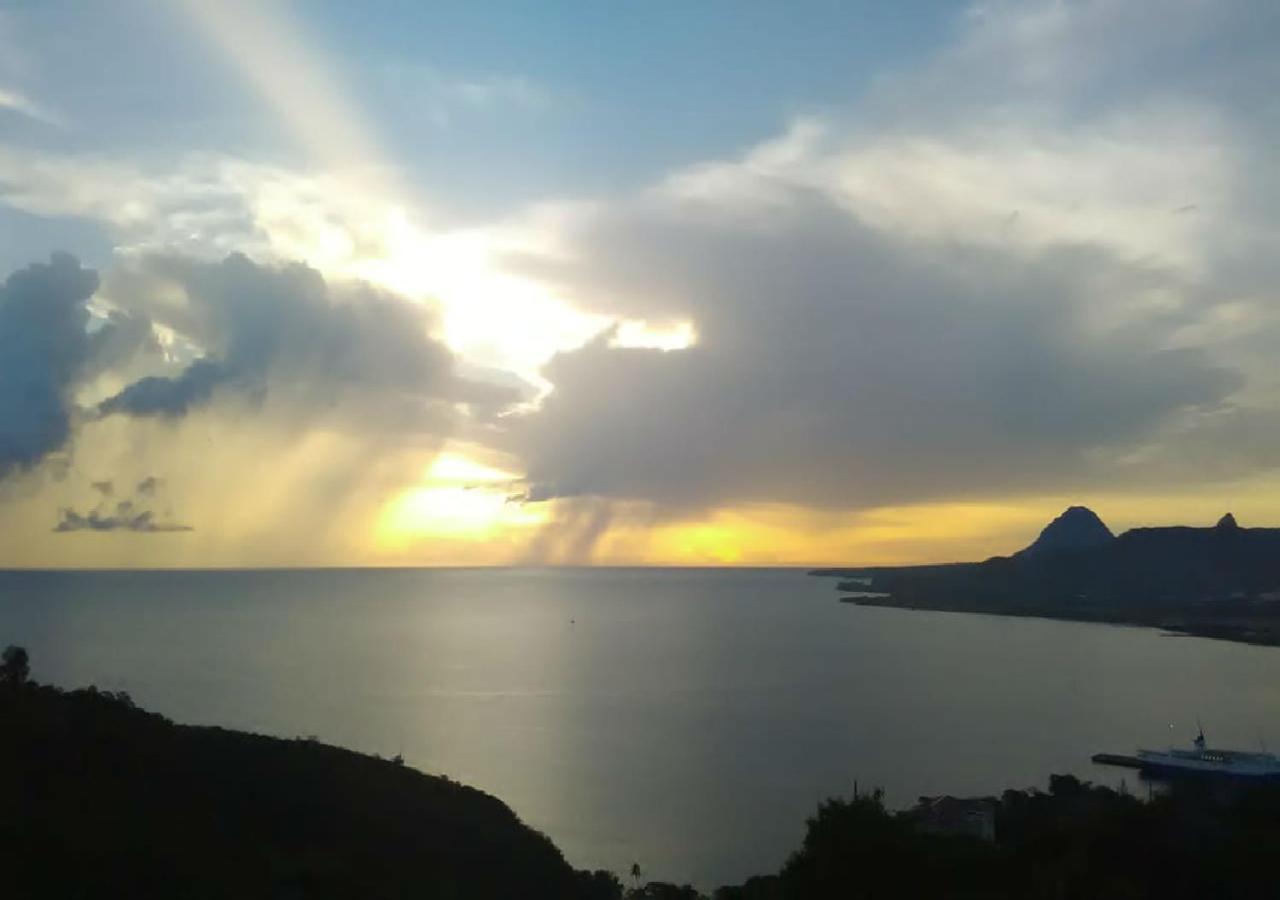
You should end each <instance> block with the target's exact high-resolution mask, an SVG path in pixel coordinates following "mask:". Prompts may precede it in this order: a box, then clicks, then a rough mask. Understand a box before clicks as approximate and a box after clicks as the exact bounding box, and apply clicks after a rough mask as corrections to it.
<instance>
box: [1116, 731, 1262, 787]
mask: <svg viewBox="0 0 1280 900" xmlns="http://www.w3.org/2000/svg"><path fill="white" fill-rule="evenodd" d="M1192 744H1193V749H1191V750H1176V749H1173V748H1172V747H1171V748H1169V749H1168V750H1139V751H1138V755H1137V756H1117V755H1114V754H1110V753H1100V754H1098V755H1097V756H1095V757H1094V761H1095V762H1100V763H1105V764H1108V765H1119V766H1128V767H1131V768H1136V769H1142V770H1143V771H1147V772H1151V773H1152V774H1163V775H1223V776H1229V777H1233V778H1280V757H1277V756H1276V755H1275V754H1274V753H1267V752H1265V751H1264V752H1261V753H1253V752H1249V751H1246V750H1217V749H1214V748H1211V747H1209V746H1207V745H1206V743H1205V739H1204V729H1203V728H1201V729H1200V730H1199V733H1198V734H1197V735H1196V739H1195V741H1193V742H1192Z"/></svg>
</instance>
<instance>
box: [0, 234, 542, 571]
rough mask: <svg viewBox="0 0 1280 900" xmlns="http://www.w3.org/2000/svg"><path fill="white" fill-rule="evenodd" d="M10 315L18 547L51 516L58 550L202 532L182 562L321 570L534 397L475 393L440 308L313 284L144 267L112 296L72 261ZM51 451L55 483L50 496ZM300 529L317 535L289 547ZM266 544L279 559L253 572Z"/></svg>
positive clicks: (475, 382)
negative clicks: (309, 565)
mask: <svg viewBox="0 0 1280 900" xmlns="http://www.w3.org/2000/svg"><path fill="white" fill-rule="evenodd" d="M95 292H96V293H95ZM0 300H2V301H3V302H0V341H2V342H3V343H2V344H0V364H2V365H3V366H4V367H5V370H4V372H3V377H0V411H2V412H3V413H4V415H3V416H2V417H0V423H2V424H0V428H3V432H2V436H3V442H0V447H3V450H4V462H5V470H4V471H5V472H8V473H9V474H13V473H15V472H18V473H20V474H21V475H22V478H21V479H10V480H9V484H8V485H7V495H6V497H5V502H4V503H3V504H0V526H3V527H4V528H5V529H6V530H8V529H9V528H10V527H11V526H12V527H14V528H16V527H17V526H16V525H14V523H15V522H16V521H18V519H19V518H22V519H24V520H25V521H30V517H31V516H32V515H36V516H39V515H41V514H42V513H41V511H40V509H39V507H38V505H37V506H33V505H32V503H33V502H35V501H34V500H33V499H32V498H33V497H34V498H40V497H44V498H46V499H45V501H44V502H46V503H47V504H48V505H47V506H45V507H44V512H43V515H48V516H50V517H51V516H52V512H53V509H54V508H56V509H58V510H59V512H58V514H57V518H56V520H55V521H54V522H53V523H52V529H53V531H54V532H56V533H59V534H67V533H71V532H85V531H98V532H102V531H132V532H179V531H182V532H188V531H192V528H191V527H190V526H188V525H187V524H186V523H187V522H188V521H189V522H191V523H193V524H194V525H195V526H198V527H199V528H200V532H198V533H193V534H192V535H190V536H188V537H187V538H183V542H184V543H182V544H181V545H178V544H175V545H173V546H172V547H171V550H172V551H173V552H174V553H178V552H182V553H187V552H191V553H196V557H195V559H203V558H208V555H209V554H210V553H216V552H217V549H213V550H211V549H210V548H209V547H208V546H207V545H201V544H200V542H201V541H206V540H207V541H213V542H217V548H220V549H222V550H225V551H226V552H229V553H230V552H233V551H231V550H229V549H228V548H231V547H236V548H238V550H237V551H235V552H239V553H241V554H242V556H241V557H235V556H232V557H231V558H232V559H236V558H250V559H252V558H261V559H263V560H265V561H271V560H279V559H280V558H281V556H279V555H273V554H284V557H283V558H285V559H290V560H292V561H298V560H306V561H311V562H316V561H319V560H322V559H325V558H328V557H326V556H324V555H323V554H324V553H327V552H332V550H333V544H332V543H330V542H331V541H332V540H339V537H338V536H339V535H340V536H341V538H340V539H341V540H342V541H351V540H352V539H353V538H352V532H359V531H360V530H362V529H364V530H367V529H369V528H370V527H371V526H372V522H373V520H374V518H375V517H376V515H377V514H378V512H379V510H380V509H381V507H382V505H383V504H385V502H386V501H387V500H388V499H389V498H391V497H394V496H396V495H397V494H398V493H399V492H400V491H402V490H403V489H404V488H405V486H406V485H411V484H414V483H415V482H416V481H417V479H418V478H420V477H421V472H422V470H423V467H424V466H425V465H426V464H427V463H429V461H430V459H431V458H432V455H433V454H434V453H435V452H436V450H437V449H438V448H439V447H440V445H441V444H442V443H443V441H444V440H446V439H447V438H448V437H450V436H451V435H455V434H458V433H461V432H464V431H465V430H466V429H468V428H479V427H482V423H483V422H484V421H485V420H486V419H488V418H490V417H492V416H495V415H497V414H498V413H499V412H501V411H502V410H503V409H505V408H506V407H507V406H508V405H509V404H511V403H513V402H515V401H517V400H518V399H520V396H521V395H520V392H519V391H518V390H516V389H515V388H514V387H513V386H512V385H511V384H510V383H509V382H508V383H494V382H492V381H489V380H486V379H485V378H484V377H482V375H483V373H482V374H481V375H475V376H472V375H464V374H463V373H462V372H461V371H460V370H459V367H458V366H457V361H456V359H455V358H454V356H453V354H452V353H451V352H450V351H449V350H448V348H446V347H445V346H444V345H443V344H442V343H441V342H440V341H439V340H438V339H437V338H436V337H434V336H433V331H434V329H435V325H436V323H435V319H434V317H433V314H432V311H431V309H430V307H428V306H427V305H424V304H422V303H419V302H417V301H414V300H409V299H406V298H403V297H399V296H395V295H392V294H389V293H387V292H385V291H381V290H378V289H374V288H371V287H369V286H367V285H364V284H359V283H354V282H337V283H335V282H329V281H327V280H326V279H325V278H323V277H322V276H321V275H320V274H319V273H318V272H316V271H315V270H313V269H310V268H308V267H307V266H304V265H301V264H259V263H255V262H253V261H252V260H250V259H249V258H247V257H245V256H242V255H233V256H231V257H228V258H226V259H224V260H222V261H220V262H210V261H204V260H196V259H191V258H188V257H184V256H180V255H175V254H167V255H144V256H138V257H133V258H131V259H129V260H127V261H126V262H124V263H123V264H122V265H120V266H118V267H117V268H116V269H114V270H113V271H112V273H111V274H110V275H109V276H108V278H107V279H106V281H105V283H104V284H103V286H102V287H101V289H100V290H99V285H98V279H97V277H96V275H95V274H94V273H93V272H91V271H89V270H86V269H83V268H81V267H80V266H79V264H78V263H76V262H75V260H74V259H72V258H71V257H68V256H57V257H55V258H54V260H53V262H52V263H50V264H48V265H37V266H32V267H29V268H28V269H25V270H23V271H21V272H18V273H15V275H14V276H12V277H11V278H10V279H9V281H8V282H6V284H5V286H4V288H3V292H2V293H0ZM160 336H163V340H161V337H160ZM144 348H145V349H147V350H148V351H149V352H147V353H142V354H140V353H139V351H140V350H142V349H144ZM161 351H162V352H161ZM54 450H60V451H62V452H61V453H60V454H59V457H60V460H61V463H60V466H59V469H58V472H57V473H54V472H53V470H52V469H50V468H49V467H48V466H47V465H46V466H45V467H44V469H43V473H44V475H43V476H41V471H42V470H41V469H40V468H39V463H40V462H41V460H42V459H44V460H48V459H49V454H50V453H52V451H54ZM155 473H162V474H163V476H164V479H163V482H162V480H161V478H160V477H159V476H158V475H157V474H155ZM55 475H56V477H53V476H55ZM18 482H21V484H22V485H25V488H23V489H22V490H18V491H17V492H16V493H15V484H17V483H18ZM121 484H133V485H135V487H134V488H133V489H132V490H131V491H128V492H124V494H123V496H122V495H121V490H120V488H119V487H118V486H119V485H121ZM162 486H163V487H164V491H163V494H164V496H163V497H162V496H161V493H162ZM86 497H88V498H89V499H88V501H87V502H86ZM55 501H56V503H55ZM171 504H173V505H176V506H177V507H178V508H179V509H181V510H182V511H183V515H182V516H181V517H178V516H176V515H175V514H174V512H173V509H172V505H171ZM300 518H301V519H305V520H308V521H310V522H311V523H312V527H310V528H308V529H307V531H306V533H305V534H298V535H297V537H298V540H297V541H293V540H292V539H291V538H288V537H287V536H286V537H282V536H281V535H282V534H284V533H285V532H289V529H290V528H291V525H292V523H294V522H296V521H298V520H299V519H300ZM47 521H48V520H47V519H46V522H47ZM206 526H209V527H208V537H205V534H206ZM46 527H48V526H46ZM20 533H23V534H29V532H20ZM46 533H47V532H46ZM264 533H270V534H272V535H273V539H272V540H271V541H269V542H267V543H266V544H263V547H266V548H267V549H265V550H263V552H264V553H266V554H267V555H266V556H264V557H256V556H254V555H253V554H250V555H248V556H243V554H244V552H245V550H244V544H243V543H241V542H244V541H253V540H255V539H257V540H260V536H261V535H262V534H264ZM289 533H290V534H291V532H289ZM24 540H26V539H25V538H24ZM166 546H167V547H168V546H169V544H168V543H166ZM199 546H204V549H203V550H202V551H201V550H193V549H191V548H192V547H199ZM182 548H186V549H182ZM33 552H45V551H43V550H39V549H37V550H36V551H33ZM48 552H55V551H53V550H49V551H48ZM201 553H203V554H205V555H204V556H202V555H201ZM289 554H295V555H293V556H290V555H289ZM317 554H321V555H317ZM171 562H172V560H171Z"/></svg>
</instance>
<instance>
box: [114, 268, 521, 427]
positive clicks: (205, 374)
mask: <svg viewBox="0 0 1280 900" xmlns="http://www.w3.org/2000/svg"><path fill="white" fill-rule="evenodd" d="M107 292H108V293H109V294H110V295H111V296H113V297H120V298H122V300H121V302H128V303H130V304H132V305H133V306H134V307H135V308H137V309H139V310H141V311H143V312H144V313H145V314H146V315H147V316H149V317H150V318H152V319H154V321H156V322H157V323H160V324H161V325H163V326H165V327H168V328H171V329H173V330H174V331H175V332H177V333H179V334H181V335H182V337H183V339H184V340H186V341H188V342H189V343H190V344H191V345H193V346H194V347H197V348H199V352H200V353H201V355H200V356H199V358H197V359H194V360H193V361H191V362H190V363H189V364H188V365H186V366H185V367H184V368H182V369H181V370H180V371H178V372H176V373H173V374H155V375H151V376H148V377H145V378H142V379H139V380H137V381H135V382H134V383H132V384H130V385H128V386H126V387H124V388H123V389H122V390H120V391H119V392H118V393H116V394H114V395H113V396H110V397H108V398H106V399H105V400H103V401H102V402H101V403H100V405H99V407H98V410H99V412H100V413H101V414H103V415H112V414H127V415H133V416H159V417H175V416H181V415H183V414H185V413H186V412H188V410H190V409H191V408H193V407H198V406H201V405H204V404H207V403H208V402H210V400H211V399H212V398H213V396H214V394H215V392H217V391H219V390H226V391H230V392H233V393H235V394H237V395H239V396H240V397H242V398H244V399H247V400H260V399H261V398H262V397H263V396H264V395H265V394H266V393H268V392H273V393H276V394H278V395H280V397H281V398H282V399H283V400H284V402H285V403H286V404H287V405H289V406H291V407H292V408H293V409H294V411H295V412H296V413H297V414H299V415H304V414H313V413H323V414H325V415H327V416H330V417H332V416H334V415H336V414H337V413H338V412H339V411H345V412H346V413H348V414H350V415H351V416H353V417H355V418H356V419H357V420H358V421H359V423H360V425H361V427H371V426H373V425H374V424H375V423H378V424H379V425H380V426H381V427H385V428H390V429H392V430H395V431H400V432H404V433H412V432H413V431H414V430H415V429H417V430H424V431H439V430H442V429H444V428H446V427H447V424H448V423H449V422H450V421H452V420H453V419H454V418H456V416H455V410H454V406H455V404H464V405H467V406H469V407H470V408H472V410H473V411H475V412H477V413H478V414H485V413H488V412H492V411H494V410H498V409H501V408H502V407H503V406H504V405H505V404H507V403H511V402H515V401H516V400H517V399H518V394H517V392H515V391H514V390H512V389H511V388H510V387H508V386H506V385H498V384H494V383H490V382H485V381H478V380H475V379H467V378H464V377H462V376H460V375H459V374H458V373H457V371H456V367H455V360H454V358H453V355H452V354H451V353H450V351H449V350H448V349H447V348H446V347H445V346H444V345H443V344H442V343H441V342H440V341H438V340H437V339H435V338H434V337H432V329H433V327H434V324H435V322H434V319H433V316H432V314H431V310H430V309H429V307H427V306H425V305H423V304H421V303H417V302H415V301H411V300H407V299H405V298H402V297H398V296H395V295H392V294H389V293H387V292H385V291H379V290H376V289H373V288H370V287H368V286H365V285H359V284H330V283H329V282H327V281H326V280H325V279H324V278H323V277H322V276H321V275H320V274H319V273H318V272H316V271H315V270H314V269H311V268H309V267H307V266H304V265H300V264H290V265H263V264H258V263H255V262H253V261H252V260H250V259H249V258H248V257H246V256H244V255H241V254H233V255H232V256H229V257H227V258H226V259H224V260H222V261H221V262H217V263H209V262H203V261H198V260H192V259H189V258H186V257H179V256H173V255H163V256H150V257H145V258H142V259H140V260H138V261H136V262H135V263H134V264H132V265H130V266H128V267H126V268H124V269H123V270H121V271H119V272H117V273H116V274H115V275H114V276H113V281H112V283H110V284H108V286H107ZM123 298H128V299H127V300H125V299H123ZM277 409H279V406H277Z"/></svg>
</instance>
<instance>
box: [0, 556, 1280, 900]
mask: <svg viewBox="0 0 1280 900" xmlns="http://www.w3.org/2000/svg"><path fill="white" fill-rule="evenodd" d="M832 587H833V586H832V582H831V581H829V580H826V579H816V578H810V577H807V576H805V575H804V574H803V573H802V572H799V571H795V570H653V569H605V570H524V571H522V570H414V571H292V572H283V571H281V572H275V571H266V572H261V571H259V572H176V573H169V572H149V573H76V574H54V573H0V644H5V643H22V644H25V645H26V646H27V647H28V648H29V649H30V650H31V653H32V661H33V668H34V675H35V677H36V678H37V679H39V680H42V681H48V682H53V683H57V684H61V685H64V686H80V685H85V684H89V683H96V684H97V685H99V686H100V687H104V688H110V689H123V690H127V691H129V692H130V693H131V694H132V695H133V697H134V699H135V700H137V701H138V702H139V703H140V704H141V705H143V706H145V707H147V708H149V709H152V710H156V711H159V712H162V713H164V714H165V715H168V716H170V717H171V718H174V719H176V720H178V721H182V722H191V723H206V724H220V725H225V726H228V727H233V728H243V729H249V730H253V731H260V732H265V733H269V734H275V735H282V736H294V735H316V736H318V737H319V738H320V739H321V740H324V741H327V742H332V743H336V744H340V745H343V746H347V747H352V748H356V749H359V750H364V751H368V752H378V753H381V754H383V755H388V756H389V755H392V754H395V753H397V752H402V753H403V754H404V756H405V758H406V761H407V762H408V763H409V764H410V765H413V766H415V767H417V768H420V769H423V770H425V771H428V772H439V773H445V774H448V775H450V776H451V777H453V778H456V779H458V780H460V781H464V782H467V783H470V784H473V785H475V786H477V787H480V788H482V789H484V790H486V791H489V792H491V793H494V794H496V795H497V796H498V797H500V798H502V799H503V800H504V801H506V802H507V803H508V804H509V805H511V806H512V807H513V808H514V809H515V810H516V812H517V813H518V814H519V815H520V816H521V817H522V818H523V819H524V820H525V821H526V822H529V823H530V824H532V825H534V826H535V827H537V828H539V829H541V830H543V831H545V832H547V833H548V834H549V835H550V836H551V837H552V838H553V839H554V840H555V842H556V843H557V844H558V845H559V846H560V848H561V849H562V850H564V852H565V854H566V855H567V856H568V858H569V860H570V861H571V862H572V863H573V864H574V865H577V866H580V867H592V868H595V867H607V868H611V869H614V870H615V871H619V872H623V871H625V870H626V869H628V868H629V867H630V865H631V863H632V862H633V861H638V862H639V863H640V865H641V866H642V867H643V869H644V870H645V872H646V874H647V875H648V876H649V877H653V878H661V879H665V880H672V881H686V880H687V881H692V882H693V883H695V884H698V885H700V886H702V887H704V888H711V887H714V886H716V885H719V884H722V883H725V882H728V881H736V880H740V879H742V878H744V877H746V876H748V875H751V874H755V873H760V872H767V871H773V870H776V869H777V868H778V866H779V865H780V864H781V863H782V861H783V860H784V858H785V857H786V854H787V853H788V852H789V851H790V850H792V849H793V848H795V847H796V846H797V845H798V844H799V841H800V838H801V836H802V833H803V828H804V819H805V817H806V816H807V815H809V814H810V813H811V812H812V811H813V809H814V807H815V805H816V803H817V802H818V801H819V800H820V799H822V798H824V797H826V796H829V795H831V794H834V793H848V792H850V791H851V790H852V788H853V786H854V783H855V781H856V782H857V783H858V784H859V785H860V786H862V787H863V788H868V787H872V786H882V787H884V788H885V790H886V791H887V794H888V798H889V800H890V802H891V803H892V804H893V805H904V804H907V803H909V802H911V801H912V800H914V798H915V797H916V796H918V795H921V794H934V793H944V792H948V793H957V794H973V793H981V792H992V791H998V790H1001V789H1003V788H1005V787H1014V786H1023V787H1025V786H1033V785H1040V786H1043V785H1044V784H1045V780H1046V777H1047V775H1048V774H1049V773H1050V772H1075V773H1077V774H1079V775H1081V776H1083V777H1087V778H1092V779H1094V780H1101V781H1109V782H1113V783H1114V782H1116V781H1118V779H1119V777H1120V775H1119V774H1118V773H1115V772H1114V771H1112V770H1105V769H1099V768H1096V767H1093V766H1092V765H1091V764H1090V762H1089V756H1090V755H1091V754H1092V753H1095V752H1097V751H1100V750H1112V751H1119V752H1128V751H1130V750H1131V749H1132V748H1133V747H1134V746H1135V745H1137V744H1140V743H1143V744H1157V745H1158V744H1164V743H1168V742H1169V741H1170V740H1171V739H1174V740H1177V741H1179V742H1181V741H1182V740H1184V739H1186V738H1188V737H1190V733H1191V731H1192V729H1194V723H1195V718H1196V716H1199V717H1201V718H1202V719H1203V720H1204V723H1205V728H1206V731H1207V732H1208V733H1209V736H1210V738H1211V739H1212V741H1213V742H1214V743H1219V744H1223V745H1235V746H1241V747H1256V746H1257V745H1258V742H1259V740H1260V739H1263V740H1266V741H1267V742H1268V743H1269V744H1270V745H1271V746H1273V747H1274V746H1280V719H1278V717H1277V714H1280V650H1276V649H1267V648H1257V647H1247V646H1242V645H1236V644H1230V643H1225V642H1217V641H1209V640H1203V639H1199V638H1183V637H1170V636H1165V635H1162V634H1160V633H1159V632H1157V631H1153V630H1148V629H1138V628H1124V627H1114V626H1105V625H1089V624H1080V623H1070V622H1053V621H1046V620H1036V619H1005V618H997V617H989V616H975V615H959V614H948V613H925V612H907V611H899V610H889V609H870V608H860V607H854V606H848V605H844V604H839V603H837V602H836V595H835V592H834V591H833V589H832ZM1170 723H1176V730H1175V731H1172V732H1171V731H1170V728H1169V725H1170ZM1130 778H1131V779H1132V776H1130Z"/></svg>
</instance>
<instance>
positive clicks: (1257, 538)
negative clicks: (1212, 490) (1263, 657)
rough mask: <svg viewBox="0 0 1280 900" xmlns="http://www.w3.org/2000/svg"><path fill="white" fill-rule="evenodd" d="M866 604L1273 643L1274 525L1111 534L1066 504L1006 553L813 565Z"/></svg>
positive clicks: (1279, 640)
mask: <svg viewBox="0 0 1280 900" xmlns="http://www.w3.org/2000/svg"><path fill="white" fill-rule="evenodd" d="M813 574H815V575H824V576H836V577H840V578H842V579H844V580H842V581H841V582H840V583H839V584H838V585H837V587H838V589H839V590H841V591H843V592H845V593H846V594H847V595H848V596H845V597H843V598H841V599H843V600H845V601H846V602H850V603H857V604H860V605H864V606H892V607H898V608H902V609H931V610H944V611H952V612H976V613H992V614H997V615H1006V616H1041V617H1046V618H1058V619H1075V620H1080V621H1089V622H1113V623H1121V624H1132V625H1147V626H1152V627H1157V628H1163V629H1166V630H1168V631H1173V632H1180V633H1184V634H1196V635H1201V636H1205V637H1215V638H1222V639H1225V640H1233V641H1243V642H1246V643H1251V644H1266V645H1270V646H1276V645H1280V528H1241V527H1240V525H1239V524H1238V523H1237V522H1236V520H1235V517H1234V516H1232V515H1231V513H1227V514H1226V515H1224V516H1223V517H1222V518H1221V519H1220V520H1219V521H1218V523H1217V524H1216V525H1214V526H1212V527H1210V528H1193V527H1187V526H1170V527H1162V528H1134V529H1132V530H1130V531H1126V532H1124V533H1123V534H1121V535H1119V536H1116V535H1114V534H1113V533H1112V532H1111V529H1109V528H1108V527H1107V526H1106V524H1105V523H1103V521H1102V520H1101V519H1100V518H1098V516H1097V515H1096V514H1095V513H1094V512H1093V511H1092V510H1090V509H1088V508H1086V507H1083V506H1073V507H1071V508H1069V509H1068V510H1066V512H1064V513H1063V514H1062V515H1060V516H1058V518H1056V519H1054V520H1053V521H1052V522H1050V523H1049V524H1048V525H1047V526H1046V527H1045V529H1044V530H1043V531H1042V532H1041V533H1040V536H1039V537H1038V538H1036V540H1035V541H1034V542H1032V544H1031V545H1030V546H1028V547H1025V548H1024V549H1022V550H1019V551H1018V552H1016V553H1014V554H1013V555H1011V556H996V557H992V558H991V559H988V560H985V561H983V562H970V563H950V564H942V565H927V566H892V567H884V566H870V567H854V568H835V569H816V570H814V572H813Z"/></svg>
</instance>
